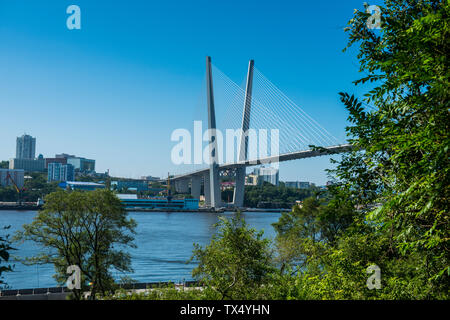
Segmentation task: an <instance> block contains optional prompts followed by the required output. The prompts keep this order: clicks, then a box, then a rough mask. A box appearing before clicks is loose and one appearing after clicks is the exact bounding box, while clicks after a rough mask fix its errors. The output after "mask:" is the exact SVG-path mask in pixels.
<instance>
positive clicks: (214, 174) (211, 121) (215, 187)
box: [204, 56, 221, 208]
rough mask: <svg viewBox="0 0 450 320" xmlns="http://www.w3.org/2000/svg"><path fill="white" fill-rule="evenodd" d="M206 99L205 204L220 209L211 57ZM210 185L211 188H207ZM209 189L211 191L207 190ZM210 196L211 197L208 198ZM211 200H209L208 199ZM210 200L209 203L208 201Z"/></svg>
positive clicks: (208, 59)
mask: <svg viewBox="0 0 450 320" xmlns="http://www.w3.org/2000/svg"><path fill="white" fill-rule="evenodd" d="M206 98H207V101H208V129H209V148H210V149H209V156H210V166H209V176H208V177H205V183H204V188H205V202H206V204H207V205H209V206H211V207H212V208H219V207H220V204H221V197H220V185H219V164H218V163H217V162H218V150H217V133H216V112H215V109H214V93H213V81H212V69H211V57H209V56H208V57H206ZM208 185H209V188H207V187H208ZM206 189H209V190H206ZM208 191H209V192H208ZM208 195H209V196H208ZM208 198H209V199H208ZM208 200H209V201H208Z"/></svg>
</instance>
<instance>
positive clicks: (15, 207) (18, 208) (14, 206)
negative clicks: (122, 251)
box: [0, 204, 291, 213]
mask: <svg viewBox="0 0 450 320" xmlns="http://www.w3.org/2000/svg"><path fill="white" fill-rule="evenodd" d="M40 209H42V205H31V204H22V205H17V204H11V205H0V210H14V211H30V210H32V211H37V210H40ZM125 210H126V211H133V212H216V213H220V212H235V211H238V209H235V208H221V209H218V210H213V209H209V208H199V209H197V210H187V209H163V208H158V209H143V208H125ZM239 211H241V212H289V211H291V209H261V208H240V209H239Z"/></svg>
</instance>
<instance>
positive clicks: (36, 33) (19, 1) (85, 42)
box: [0, 0, 377, 184]
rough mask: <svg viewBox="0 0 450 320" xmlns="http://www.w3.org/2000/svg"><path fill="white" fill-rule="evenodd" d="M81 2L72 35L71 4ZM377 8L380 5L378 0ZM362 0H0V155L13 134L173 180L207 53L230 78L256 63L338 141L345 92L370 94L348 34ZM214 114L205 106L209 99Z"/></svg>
mask: <svg viewBox="0 0 450 320" xmlns="http://www.w3.org/2000/svg"><path fill="white" fill-rule="evenodd" d="M71 4H76V5H78V6H79V7H80V8H81V30H68V29H67V27H66V19H67V17H68V16H69V15H68V14H67V13H66V8H67V7H68V6H69V5H71ZM373 4H377V3H373ZM355 8H357V9H359V10H362V9H363V1H354V0H346V1H331V0H327V1H323V0H322V1H320V0H318V1H299V0H295V1H294V0H292V1H280V0H279V1H264V0H257V1H248V0H239V1H235V0H227V1H213V0H205V1H197V0H192V1H151V0H150V1H137V0H127V1H122V0H120V1H92V0H71V1H64V0H55V1H30V0H15V1H7V0H0V111H1V113H0V159H1V160H7V159H9V158H12V157H14V156H15V142H16V137H17V136H20V135H22V134H23V133H25V132H26V133H28V134H30V135H32V136H33V137H36V140H37V142H36V152H37V154H39V153H42V154H43V155H44V157H53V156H54V154H55V153H62V152H65V153H70V154H76V155H78V156H84V157H87V158H93V159H96V169H97V171H98V172H103V171H105V170H106V169H110V173H111V174H112V175H114V176H125V177H132V178H137V177H140V176H141V175H155V176H166V174H167V172H168V171H172V172H176V169H175V168H174V165H173V164H172V163H171V160H170V151H171V148H172V147H173V146H174V143H173V142H171V141H170V135H171V133H172V131H173V130H174V129H176V128H190V127H191V125H192V121H193V120H194V116H193V114H194V110H195V109H196V108H197V107H198V105H199V102H201V101H203V102H204V101H205V99H204V98H202V97H203V95H204V94H205V88H204V83H205V82H204V78H205V57H206V56H207V55H210V56H212V59H213V63H214V64H215V65H216V66H217V67H218V68H220V70H222V71H223V72H225V73H226V74H227V75H228V76H229V77H230V78H231V79H232V80H233V81H235V82H236V83H238V84H241V83H242V82H243V81H244V79H245V74H246V68H247V64H248V60H249V59H255V64H256V66H257V68H258V69H259V70H261V71H262V72H263V73H264V74H265V75H266V76H267V77H268V78H269V79H270V80H271V81H272V82H273V83H274V84H276V85H277V86H278V87H279V88H280V89H281V90H282V91H283V92H284V93H285V94H286V95H287V96H288V97H289V98H290V99H291V100H293V101H294V102H295V103H297V104H298V105H300V106H301V107H302V108H303V109H304V110H305V111H306V112H307V113H308V114H309V115H310V116H312V117H313V118H314V119H316V120H317V121H318V122H319V123H320V124H321V125H322V126H324V127H325V128H327V130H328V131H329V132H330V133H332V134H333V135H334V136H336V137H337V138H338V139H340V140H341V141H344V139H345V131H344V128H345V126H346V125H347V123H346V119H347V112H346V110H345V108H344V106H343V105H342V104H341V103H340V101H339V96H338V92H340V91H347V92H351V93H357V94H360V93H361V91H360V90H361V89H359V88H356V87H355V86H354V85H353V84H352V83H351V82H352V81H353V80H356V79H357V78H358V77H360V76H361V75H360V74H359V73H358V62H357V59H356V49H357V48H354V49H352V50H350V51H349V52H346V53H343V52H342V49H343V48H344V47H345V45H346V43H347V35H346V33H345V32H344V31H343V28H344V27H345V26H346V23H347V21H348V20H349V19H350V18H351V17H352V14H353V10H354V9H355ZM202 108H204V110H205V112H206V106H202ZM329 166H330V165H329V159H328V158H327V157H323V158H313V159H306V160H297V161H292V162H287V163H283V164H281V166H280V179H281V180H302V181H305V180H306V181H312V182H315V183H318V184H323V183H325V181H326V180H327V179H326V175H325V173H324V169H325V168H327V167H329Z"/></svg>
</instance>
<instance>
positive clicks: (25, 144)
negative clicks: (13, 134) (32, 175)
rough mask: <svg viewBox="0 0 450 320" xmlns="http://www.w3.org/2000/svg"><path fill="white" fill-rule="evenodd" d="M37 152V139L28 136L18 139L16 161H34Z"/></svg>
mask: <svg viewBox="0 0 450 320" xmlns="http://www.w3.org/2000/svg"><path fill="white" fill-rule="evenodd" d="M35 152H36V138H33V137H32V136H30V135H28V134H24V135H22V136H21V137H17V140H16V159H34V156H35Z"/></svg>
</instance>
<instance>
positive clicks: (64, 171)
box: [47, 162, 75, 182]
mask: <svg viewBox="0 0 450 320" xmlns="http://www.w3.org/2000/svg"><path fill="white" fill-rule="evenodd" d="M74 179H75V170H74V167H73V166H72V165H71V164H61V163H59V162H52V163H49V164H48V172H47V181H48V182H52V181H73V180H74Z"/></svg>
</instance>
